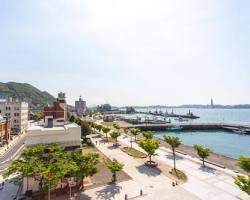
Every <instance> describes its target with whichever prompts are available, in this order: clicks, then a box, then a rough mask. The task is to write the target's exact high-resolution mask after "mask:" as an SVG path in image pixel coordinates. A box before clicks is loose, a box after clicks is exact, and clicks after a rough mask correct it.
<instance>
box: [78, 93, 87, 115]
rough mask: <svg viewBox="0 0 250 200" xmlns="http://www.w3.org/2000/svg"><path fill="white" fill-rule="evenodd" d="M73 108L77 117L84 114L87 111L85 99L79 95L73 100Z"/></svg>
mask: <svg viewBox="0 0 250 200" xmlns="http://www.w3.org/2000/svg"><path fill="white" fill-rule="evenodd" d="M75 109H76V114H77V115H78V116H79V117H82V116H84V115H86V111H87V106H86V101H83V100H82V98H81V97H80V98H79V100H78V101H75Z"/></svg>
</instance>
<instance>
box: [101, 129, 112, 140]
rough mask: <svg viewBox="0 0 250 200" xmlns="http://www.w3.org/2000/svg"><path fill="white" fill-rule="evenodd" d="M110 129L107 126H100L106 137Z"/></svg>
mask: <svg viewBox="0 0 250 200" xmlns="http://www.w3.org/2000/svg"><path fill="white" fill-rule="evenodd" d="M110 130H111V129H110V128H108V127H103V128H102V131H103V133H105V136H106V139H108V132H109V131H110Z"/></svg>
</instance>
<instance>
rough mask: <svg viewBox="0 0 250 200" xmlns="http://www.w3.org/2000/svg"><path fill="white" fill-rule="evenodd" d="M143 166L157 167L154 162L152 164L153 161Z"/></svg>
mask: <svg viewBox="0 0 250 200" xmlns="http://www.w3.org/2000/svg"><path fill="white" fill-rule="evenodd" d="M145 165H146V166H148V167H157V165H158V164H157V163H156V162H154V161H149V160H148V161H147V162H145Z"/></svg>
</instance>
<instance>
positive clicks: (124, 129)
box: [123, 128, 129, 136]
mask: <svg viewBox="0 0 250 200" xmlns="http://www.w3.org/2000/svg"><path fill="white" fill-rule="evenodd" d="M123 132H124V133H125V134H126V136H127V135H128V132H129V129H128V128H123Z"/></svg>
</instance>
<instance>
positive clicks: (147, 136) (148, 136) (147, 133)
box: [142, 131, 154, 140]
mask: <svg viewBox="0 0 250 200" xmlns="http://www.w3.org/2000/svg"><path fill="white" fill-rule="evenodd" d="M142 135H143V137H144V138H145V139H146V140H150V139H153V138H154V132H153V131H143V132H142Z"/></svg>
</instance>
